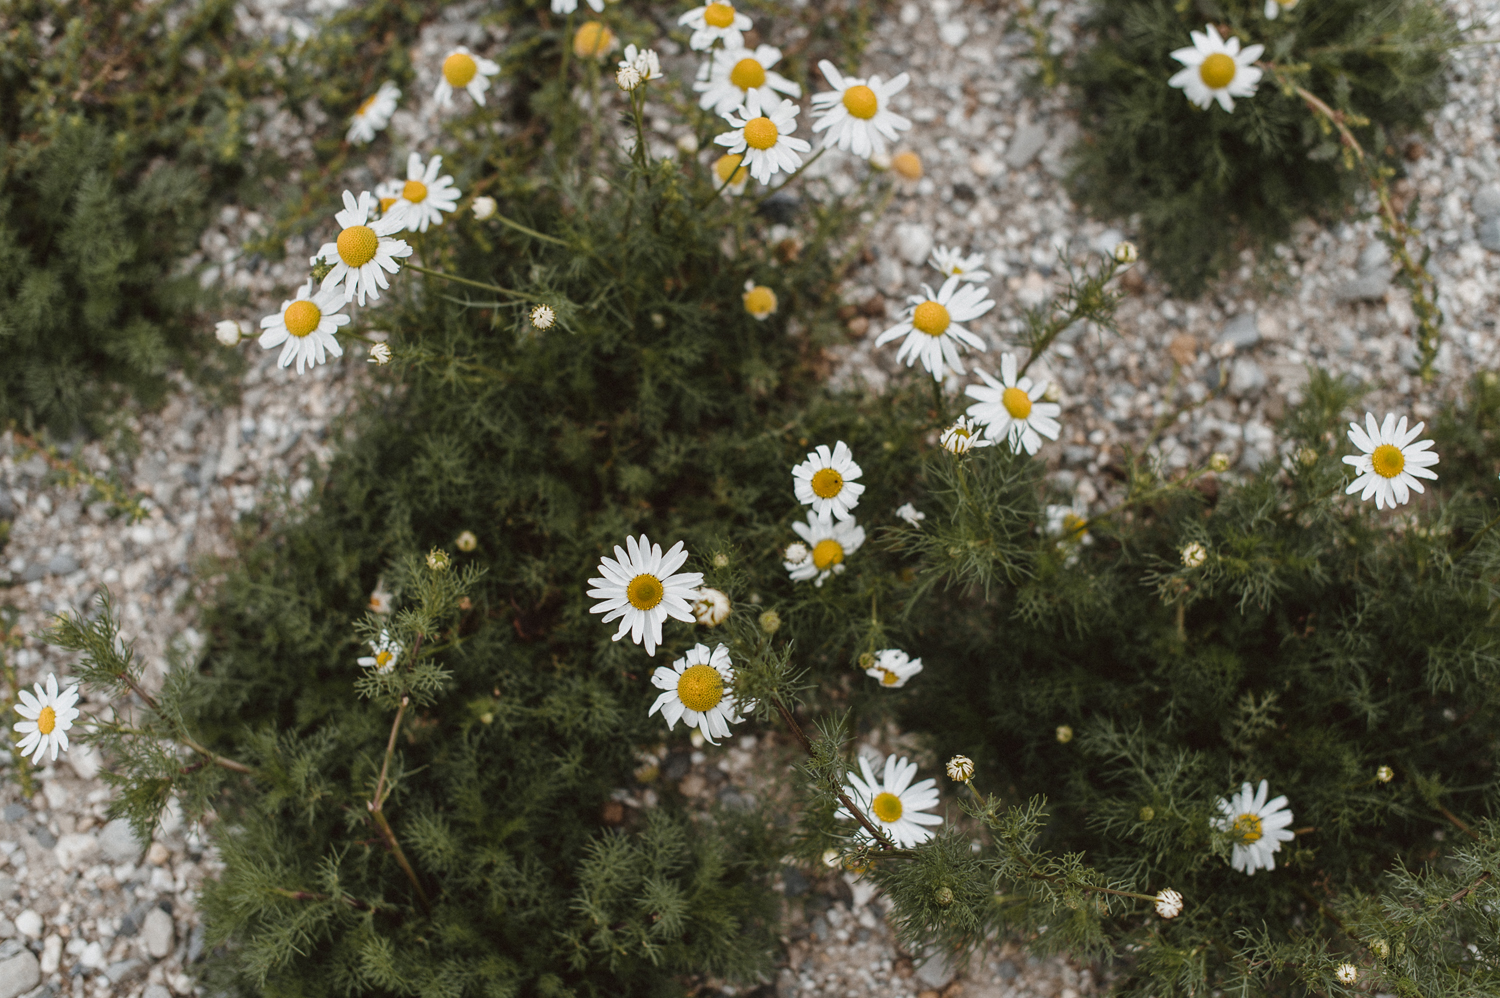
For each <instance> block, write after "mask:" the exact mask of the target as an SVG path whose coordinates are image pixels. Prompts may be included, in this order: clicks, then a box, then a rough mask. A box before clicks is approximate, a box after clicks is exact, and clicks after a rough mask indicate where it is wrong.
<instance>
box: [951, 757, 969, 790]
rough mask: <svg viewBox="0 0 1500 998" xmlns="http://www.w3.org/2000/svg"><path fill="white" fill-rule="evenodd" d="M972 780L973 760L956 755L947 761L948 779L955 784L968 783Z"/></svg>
mask: <svg viewBox="0 0 1500 998" xmlns="http://www.w3.org/2000/svg"><path fill="white" fill-rule="evenodd" d="M973 778H974V760H973V759H970V758H969V757H968V756H966V755H956V756H954V757H953V758H951V759H949V760H948V779H950V780H952V781H953V782H955V783H968V782H969V781H970V780H972V779H973Z"/></svg>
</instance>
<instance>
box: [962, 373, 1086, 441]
mask: <svg viewBox="0 0 1500 998" xmlns="http://www.w3.org/2000/svg"><path fill="white" fill-rule="evenodd" d="M974 373H975V374H977V375H979V376H980V377H981V378H983V379H984V384H983V385H969V386H968V387H967V388H965V389H964V394H965V395H967V396H969V398H971V399H978V400H979V401H977V402H975V403H974V404H973V405H971V406H969V408H968V410H967V411H968V413H969V415H971V416H973V417H974V418H975V419H977V420H979V421H980V422H981V423H983V424H984V432H985V435H986V436H988V437H992V438H993V439H995V440H1009V441H1010V449H1011V451H1012V452H1014V453H1016V454H1019V453H1021V451H1022V449H1025V451H1026V453H1028V454H1035V453H1036V452H1037V451H1038V450H1040V449H1041V447H1042V437H1046V438H1047V439H1048V440H1056V439H1057V434H1058V433H1059V432H1060V431H1061V430H1062V424H1060V423H1059V422H1058V421H1057V417H1058V416H1059V415H1061V414H1062V406H1060V405H1058V404H1057V403H1056V402H1042V401H1039V400H1040V399H1041V397H1042V396H1043V395H1045V394H1046V392H1047V386H1046V384H1045V383H1042V384H1032V382H1031V379H1030V378H1025V377H1023V378H1021V379H1020V380H1019V381H1018V380H1016V355H1015V354H1013V353H1006V354H1001V355H1000V380H999V381H996V380H995V379H994V378H992V377H990V375H989V373H988V372H986V371H981V370H980V369H979V368H977V367H976V368H974Z"/></svg>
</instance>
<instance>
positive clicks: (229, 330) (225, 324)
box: [214, 319, 244, 347]
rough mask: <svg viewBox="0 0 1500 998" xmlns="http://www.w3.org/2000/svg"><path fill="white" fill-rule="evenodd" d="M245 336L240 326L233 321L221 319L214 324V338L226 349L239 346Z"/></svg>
mask: <svg viewBox="0 0 1500 998" xmlns="http://www.w3.org/2000/svg"><path fill="white" fill-rule="evenodd" d="M243 335H244V332H243V330H241V329H240V324H239V323H238V322H236V321H235V320H233V319H221V320H219V321H218V322H216V323H214V338H215V339H217V340H218V341H219V342H220V343H222V344H223V345H224V346H226V347H232V346H235V345H236V344H238V343H239V341H240V337H241V336H243Z"/></svg>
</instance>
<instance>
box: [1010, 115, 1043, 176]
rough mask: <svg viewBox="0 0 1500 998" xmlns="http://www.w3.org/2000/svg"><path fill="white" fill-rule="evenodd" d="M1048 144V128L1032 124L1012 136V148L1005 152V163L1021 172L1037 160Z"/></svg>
mask: <svg viewBox="0 0 1500 998" xmlns="http://www.w3.org/2000/svg"><path fill="white" fill-rule="evenodd" d="M1046 144H1047V126H1046V125H1044V124H1042V123H1040V122H1035V121H1034V122H1031V123H1030V124H1026V125H1022V126H1021V127H1020V128H1017V129H1016V134H1015V135H1013V136H1011V140H1010V147H1009V148H1007V149H1006V150H1005V163H1006V165H1007V166H1009V167H1010V168H1011V169H1012V170H1020V169H1022V168H1024V167H1025V166H1026V165H1027V164H1029V163H1030V162H1031V161H1032V160H1034V159H1036V154H1037V153H1039V152H1041V151H1042V146H1044V145H1046Z"/></svg>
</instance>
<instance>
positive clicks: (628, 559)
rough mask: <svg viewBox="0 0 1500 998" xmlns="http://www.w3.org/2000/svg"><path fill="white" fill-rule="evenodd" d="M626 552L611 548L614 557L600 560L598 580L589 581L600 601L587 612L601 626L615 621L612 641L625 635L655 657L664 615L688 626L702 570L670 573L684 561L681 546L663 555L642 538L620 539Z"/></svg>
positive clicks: (674, 546) (676, 546)
mask: <svg viewBox="0 0 1500 998" xmlns="http://www.w3.org/2000/svg"><path fill="white" fill-rule="evenodd" d="M625 544H626V546H627V547H629V549H630V550H629V551H628V552H627V551H625V550H624V549H623V548H621V547H620V545H618V544H616V545H615V556H614V557H613V558H611V557H609V556H607V555H606V556H605V557H604V558H602V559H601V560H600V562H599V574H600V575H601V576H603V578H596V579H590V580H589V585H591V586H593V587H594V588H593V589H590V590H589V595H590V596H593V597H595V598H597V599H600V600H603V602H601V603H595V604H594V605H593V606H592V607H590V608H589V613H602V614H604V618H603V622H604V623H606V624H607V623H609V622H610V621H611V620H614V619H615V618H616V617H618V618H620V629H619V631H617V632H616V633H615V636H614V638H613V640H615V641H618V640H620V639H621V638H623V637H624V636H625V635H626V633H627V632H628V633H629V634H630V640H632V641H634V642H635V643H636V644H641V643H642V642H643V641H644V643H645V645H646V654H647V655H655V654H656V646H657V645H659V644H661V625H662V622H663V621H664V620H666V619H667V618H668V617H673V618H675V619H677V620H681V621H685V622H686V623H689V624H691V623H692V622H693V603H694V601H695V600H697V598H698V587H699V586H701V585H703V573H702V572H682V573H680V574H675V575H674V574H673V573H674V572H677V570H678V569H679V568H681V567H682V565H683V563H684V562H685V561H687V551H686V550H685V549H684V548H683V545H682V542H681V541H678V542H677V543H676V544H674V545H672V548H671V550H669V551H667V553H666V554H662V550H661V545H660V544H652V543H651V541H650V540H649V539H647V537H646V535H645V534H642V535H641V537H640V540H639V541H637V540H636V539H635V538H634V537H627V538H625Z"/></svg>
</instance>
